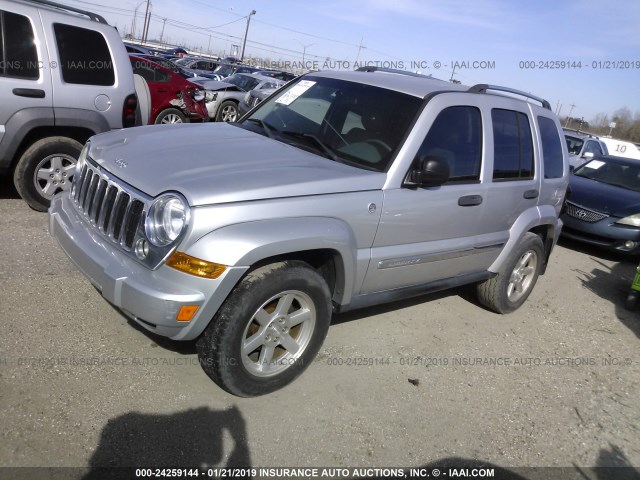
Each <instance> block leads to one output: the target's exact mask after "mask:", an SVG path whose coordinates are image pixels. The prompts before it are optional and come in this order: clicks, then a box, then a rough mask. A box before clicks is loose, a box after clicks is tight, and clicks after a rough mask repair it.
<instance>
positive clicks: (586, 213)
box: [566, 202, 609, 223]
mask: <svg viewBox="0 0 640 480" xmlns="http://www.w3.org/2000/svg"><path fill="white" fill-rule="evenodd" d="M566 213H567V215H569V216H570V217H573V218H577V219H578V220H582V221H583V222H588V223H595V222H599V221H600V220H602V219H603V218H607V217H608V216H609V215H606V214H604V213H600V212H596V211H594V210H589V209H587V208H584V207H581V206H579V205H576V204H573V203H571V202H567V209H566Z"/></svg>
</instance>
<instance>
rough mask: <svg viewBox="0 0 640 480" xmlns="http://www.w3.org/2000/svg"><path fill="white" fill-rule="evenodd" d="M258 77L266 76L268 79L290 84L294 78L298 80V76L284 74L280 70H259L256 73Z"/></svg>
mask: <svg viewBox="0 0 640 480" xmlns="http://www.w3.org/2000/svg"><path fill="white" fill-rule="evenodd" d="M254 73H255V74H257V75H264V76H266V77H271V78H277V79H278V80H282V81H284V82H290V81H291V80H293V79H294V78H297V77H298V75H296V74H295V73H289V72H283V71H280V70H258V71H257V72H254Z"/></svg>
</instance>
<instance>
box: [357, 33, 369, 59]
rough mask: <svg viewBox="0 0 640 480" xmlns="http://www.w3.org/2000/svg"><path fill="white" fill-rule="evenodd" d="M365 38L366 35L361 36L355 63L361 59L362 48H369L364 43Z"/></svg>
mask: <svg viewBox="0 0 640 480" xmlns="http://www.w3.org/2000/svg"><path fill="white" fill-rule="evenodd" d="M363 40H364V37H360V45H358V53H357V54H356V61H355V63H358V60H359V59H360V50H362V49H363V48H367V47H365V46H364V45H362V41H363Z"/></svg>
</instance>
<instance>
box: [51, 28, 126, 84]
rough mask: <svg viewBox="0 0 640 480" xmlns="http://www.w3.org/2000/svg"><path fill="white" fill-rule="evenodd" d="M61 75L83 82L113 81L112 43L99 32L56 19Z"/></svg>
mask: <svg viewBox="0 0 640 480" xmlns="http://www.w3.org/2000/svg"><path fill="white" fill-rule="evenodd" d="M53 29H54V32H55V34H56V43H57V44H58V52H59V53H60V69H61V71H62V79H63V80H64V81H65V82H67V83H77V84H83V85H102V86H107V85H113V84H114V83H115V74H114V71H113V60H112V59H111V54H110V53H109V47H108V46H107V42H106V40H105V38H104V37H103V36H102V34H101V33H100V32H97V31H95V30H89V29H86V28H80V27H74V26H71V25H64V24H61V23H56V24H54V26H53Z"/></svg>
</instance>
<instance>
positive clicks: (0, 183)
mask: <svg viewBox="0 0 640 480" xmlns="http://www.w3.org/2000/svg"><path fill="white" fill-rule="evenodd" d="M18 198H20V195H18V191H17V190H16V187H14V185H13V181H12V179H11V176H9V175H6V176H0V200H16V199H18Z"/></svg>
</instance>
